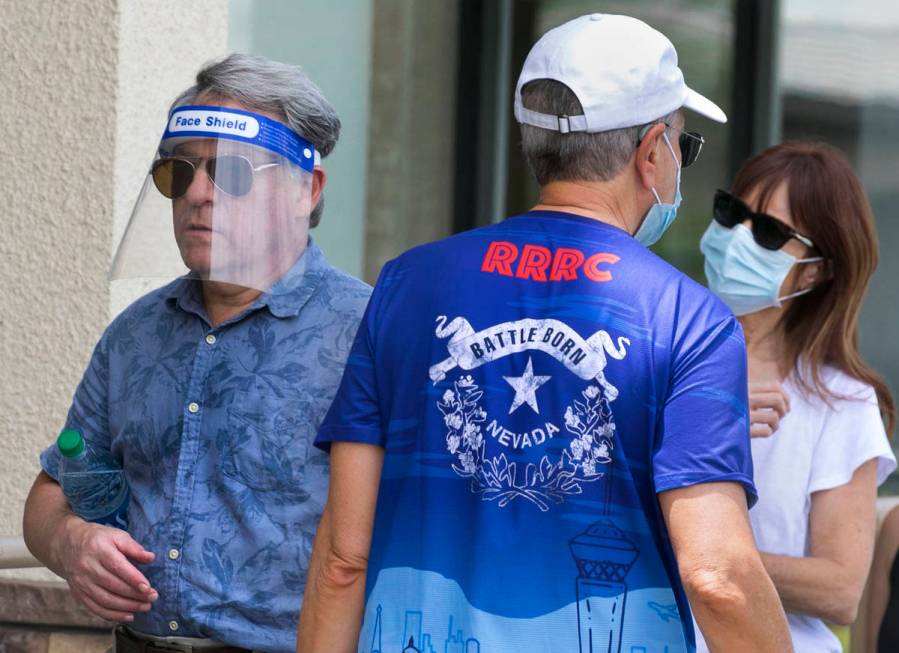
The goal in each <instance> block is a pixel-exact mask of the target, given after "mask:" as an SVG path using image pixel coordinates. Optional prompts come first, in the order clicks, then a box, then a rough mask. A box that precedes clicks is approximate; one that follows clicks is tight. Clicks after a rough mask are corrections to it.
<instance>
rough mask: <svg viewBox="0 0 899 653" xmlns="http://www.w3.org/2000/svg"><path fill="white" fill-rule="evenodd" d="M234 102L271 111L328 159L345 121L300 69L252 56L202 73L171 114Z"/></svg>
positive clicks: (234, 57)
mask: <svg viewBox="0 0 899 653" xmlns="http://www.w3.org/2000/svg"><path fill="white" fill-rule="evenodd" d="M204 95H205V96H211V97H213V98H217V99H225V98H227V99H230V100H235V101H237V102H240V103H241V104H242V105H244V106H245V107H246V108H247V109H250V110H252V111H268V112H271V113H273V114H275V115H277V116H280V117H281V119H282V120H284V122H285V123H286V124H287V126H288V127H290V128H291V129H292V130H293V131H295V132H296V133H297V134H299V135H300V136H302V137H303V138H305V139H307V140H309V141H311V142H312V144H313V145H315V149H316V150H318V152H320V153H321V155H322V157H326V156H328V155H329V154H330V153H331V150H333V149H334V146H335V145H336V144H337V139H338V138H339V137H340V118H338V117H337V112H336V111H334V107H333V106H331V103H330V102H328V101H327V100H326V99H325V96H324V95H322V92H321V90H320V89H319V88H318V86H316V85H315V84H314V83H313V82H312V80H311V79H309V77H307V76H306V73H304V72H303V71H302V69H300V68H299V66H292V65H290V64H285V63H280V62H278V61H272V60H271V59H266V58H265V57H260V56H257V55H252V54H239V53H234V54H230V55H228V56H227V57H225V58H224V59H222V60H221V61H213V62H210V63H208V64H206V65H205V66H203V68H202V69H200V72H198V73H197V80H196V84H195V85H194V86H191V87H190V88H189V89H187V90H186V91H184V92H183V93H181V95H179V96H178V97H177V98H175V101H174V102H172V106H171V107H169V114H171V112H172V111H173V110H174V109H176V108H177V107H180V106H184V105H186V104H191V103H192V102H195V101H196V99H197V98H199V97H200V96H204ZM324 208H325V200H324V196H321V197H320V198H319V201H318V204H317V205H316V206H315V208H313V209H312V213H311V215H310V216H309V226H310V227H315V226H317V225H318V223H319V222H320V221H321V216H322V212H323V211H324Z"/></svg>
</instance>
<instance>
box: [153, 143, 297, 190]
mask: <svg viewBox="0 0 899 653" xmlns="http://www.w3.org/2000/svg"><path fill="white" fill-rule="evenodd" d="M201 162H202V165H203V167H204V169H205V170H206V174H207V175H208V176H209V179H210V180H211V181H212V183H213V184H215V186H216V188H218V189H219V190H221V191H223V192H225V193H227V194H228V195H232V196H234V197H240V196H241V195H246V194H247V193H249V192H250V189H251V188H252V187H253V178H254V177H255V175H256V173H257V172H259V171H260V170H265V169H266V168H272V167H274V166H279V165H281V164H280V163H264V164H262V165H260V166H254V165H253V162H252V161H250V160H249V159H248V158H246V157H245V156H240V155H238V154H223V155H222V156H214V157H211V158H208V159H200V158H197V159H190V158H179V157H166V158H164V159H158V160H157V161H155V162H154V163H153V167H152V168H151V170H150V173H151V174H152V175H153V183H154V184H156V188H157V189H159V192H160V193H162V194H163V195H165V196H166V197H167V198H169V199H170V200H173V199H177V198H179V197H181V196H182V195H184V194H185V193H186V192H187V189H188V188H189V187H190V184H191V182H193V180H194V175H195V174H196V172H197V168H198V167H199V165H200V164H201Z"/></svg>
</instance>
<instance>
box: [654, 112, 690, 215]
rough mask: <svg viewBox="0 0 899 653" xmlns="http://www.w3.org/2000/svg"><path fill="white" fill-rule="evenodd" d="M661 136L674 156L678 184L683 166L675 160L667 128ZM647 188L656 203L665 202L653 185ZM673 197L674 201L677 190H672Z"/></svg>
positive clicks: (675, 156)
mask: <svg viewBox="0 0 899 653" xmlns="http://www.w3.org/2000/svg"><path fill="white" fill-rule="evenodd" d="M662 138H664V139H665V146H666V147H667V148H668V151H669V152H671V156H672V157H674V165H676V166H677V185H678V186H680V171H681V168H683V166H682V165H681V163H680V161H678V160H677V155H676V154H675V153H674V148H673V147H672V146H671V141H669V140H668V131H667V129H666V130H665V131H663V132H662ZM649 190H651V191H652V195H653V197H655V198H656V204H664V203H665V202H663V201H662V198H661V197H659V194H658V193H657V192H656V189H655V186H653V187H652V188H650V189H649ZM674 197H675V201H676V200H677V191H676V190H675V192H674Z"/></svg>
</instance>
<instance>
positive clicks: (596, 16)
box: [590, 14, 602, 20]
mask: <svg viewBox="0 0 899 653" xmlns="http://www.w3.org/2000/svg"><path fill="white" fill-rule="evenodd" d="M590 20H602V14H590Z"/></svg>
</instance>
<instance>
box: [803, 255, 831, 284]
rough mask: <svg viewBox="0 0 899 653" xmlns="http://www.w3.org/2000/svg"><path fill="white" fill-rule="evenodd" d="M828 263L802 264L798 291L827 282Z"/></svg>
mask: <svg viewBox="0 0 899 653" xmlns="http://www.w3.org/2000/svg"><path fill="white" fill-rule="evenodd" d="M829 264H830V262H829V261H815V262H814V263H804V264H803V265H802V270H801V271H800V272H799V289H800V290H805V289H806V288H811V287H812V286H817V285H818V284H820V283H822V282H824V281H828V280H829V275H828V269H829V268H830V265H829Z"/></svg>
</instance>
